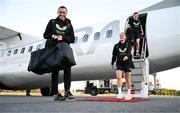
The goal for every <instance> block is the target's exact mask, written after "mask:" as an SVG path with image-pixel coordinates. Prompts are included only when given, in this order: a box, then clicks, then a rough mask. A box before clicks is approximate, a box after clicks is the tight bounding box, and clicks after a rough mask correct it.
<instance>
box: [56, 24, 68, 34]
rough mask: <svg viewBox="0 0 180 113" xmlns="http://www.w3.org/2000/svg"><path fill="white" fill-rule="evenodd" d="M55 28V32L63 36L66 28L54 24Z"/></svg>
mask: <svg viewBox="0 0 180 113" xmlns="http://www.w3.org/2000/svg"><path fill="white" fill-rule="evenodd" d="M56 28H57V29H56V32H57V33H58V34H60V35H64V34H65V31H66V30H67V26H63V27H60V26H59V25H58V24H56Z"/></svg>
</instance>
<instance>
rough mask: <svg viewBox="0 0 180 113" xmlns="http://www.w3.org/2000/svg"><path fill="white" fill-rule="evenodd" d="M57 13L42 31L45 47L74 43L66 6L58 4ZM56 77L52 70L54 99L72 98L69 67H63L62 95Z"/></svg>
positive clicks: (56, 74)
mask: <svg viewBox="0 0 180 113" xmlns="http://www.w3.org/2000/svg"><path fill="white" fill-rule="evenodd" d="M57 14H58V17H57V18H56V19H51V20H50V21H49V23H48V24H47V27H46V30H45V32H44V38H45V39H47V42H46V47H52V46H55V45H56V44H57V43H59V42H66V43H67V44H70V43H74V40H75V37H74V30H73V26H72V24H71V21H70V19H68V18H66V15H67V8H66V7H65V6H60V7H59V8H58V11H57ZM58 77H59V71H54V72H52V77H51V79H52V80H51V84H52V93H53V95H56V97H55V98H54V100H60V101H63V100H65V99H66V98H68V99H72V98H73V97H72V94H71V92H70V86H71V67H68V68H67V69H64V89H65V94H64V96H62V95H61V94H60V93H59V92H58Z"/></svg>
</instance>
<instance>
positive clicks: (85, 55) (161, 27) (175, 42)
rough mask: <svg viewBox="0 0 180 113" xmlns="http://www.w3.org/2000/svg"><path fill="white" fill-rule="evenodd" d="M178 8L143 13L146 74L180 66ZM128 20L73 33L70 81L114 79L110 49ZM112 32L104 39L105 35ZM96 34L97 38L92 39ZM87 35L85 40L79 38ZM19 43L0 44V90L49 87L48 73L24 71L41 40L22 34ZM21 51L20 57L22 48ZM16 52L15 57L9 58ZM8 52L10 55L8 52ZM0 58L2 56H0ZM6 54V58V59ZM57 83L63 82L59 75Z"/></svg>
mask: <svg viewBox="0 0 180 113" xmlns="http://www.w3.org/2000/svg"><path fill="white" fill-rule="evenodd" d="M179 10H180V6H176V7H170V8H165V9H159V10H153V11H150V12H143V13H146V14H147V17H146V23H145V29H146V30H145V33H146V44H147V48H146V50H147V52H148V55H147V58H148V59H149V62H150V71H149V72H150V73H156V72H160V71H164V70H168V69H171V68H175V67H178V66H180V27H179V26H180V21H179V20H180V14H179V13H178V11H179ZM127 18H128V16H124V17H120V18H118V19H115V20H112V21H109V22H107V23H105V24H98V25H95V26H86V27H84V28H80V29H76V30H75V36H77V37H78V39H77V40H76V42H75V43H74V44H72V45H71V47H72V48H73V51H74V55H75V60H76V63H77V65H76V66H74V67H72V80H73V81H81V80H95V79H96V80H98V79H111V78H115V77H116V76H115V72H114V70H112V68H111V64H110V63H111V57H112V49H113V46H114V45H115V44H116V43H118V40H119V33H120V32H122V31H124V25H125V22H126V19H127ZM108 30H110V31H109V32H111V31H112V34H111V33H110V34H111V37H109V38H107V37H108V36H107V34H108V33H107V31H108ZM97 32H99V33H100V37H99V38H98V39H95V38H94V34H95V33H97ZM85 34H88V39H87V40H86V38H83V36H84V35H85ZM21 37H22V40H20V39H19V37H18V36H14V37H11V38H8V39H5V40H2V41H1V42H0V44H1V48H2V49H1V50H0V57H1V59H0V88H2V89H35V88H44V87H48V86H50V83H51V77H50V75H51V73H48V74H44V75H37V74H34V73H32V72H28V71H27V67H28V63H29V59H30V52H28V48H29V47H30V46H33V51H35V50H36V47H37V45H38V44H41V47H40V48H43V47H44V45H45V41H46V40H45V39H42V40H38V38H33V37H32V36H28V35H26V34H21ZM23 47H25V51H24V53H23V54H22V53H21V51H22V48H23ZM15 49H18V52H17V54H13V52H14V50H15ZM10 50H11V52H9V51H10ZM8 52H9V53H8ZM2 54H3V55H2ZM8 54H10V55H9V56H8ZM59 76H60V79H59V82H60V83H61V82H63V78H62V77H63V71H61V72H60V75H59Z"/></svg>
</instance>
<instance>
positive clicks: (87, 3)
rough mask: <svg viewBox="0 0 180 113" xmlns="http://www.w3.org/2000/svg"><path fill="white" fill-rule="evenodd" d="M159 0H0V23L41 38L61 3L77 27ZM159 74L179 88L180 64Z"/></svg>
mask: <svg viewBox="0 0 180 113" xmlns="http://www.w3.org/2000/svg"><path fill="white" fill-rule="evenodd" d="M159 1H162V0H0V14H1V17H0V26H4V27H7V28H11V29H13V30H16V31H19V32H21V33H27V34H31V35H33V36H37V37H39V38H40V39H41V38H42V34H43V32H44V30H45V27H46V25H47V23H48V21H49V20H50V19H52V18H56V16H57V13H56V12H57V9H58V7H59V6H61V5H64V6H66V7H67V8H68V18H70V19H71V21H72V24H73V26H74V28H75V29H76V28H80V27H83V26H87V25H89V24H90V25H92V24H96V23H101V22H106V21H108V20H111V19H114V18H117V17H120V16H123V15H126V14H132V13H133V12H135V11H138V10H141V9H143V8H145V7H147V6H149V5H152V4H154V3H157V2H159ZM171 75H173V76H171ZM157 78H158V79H159V80H160V84H161V87H162V88H171V89H178V90H180V68H176V69H171V70H168V71H163V72H160V73H157Z"/></svg>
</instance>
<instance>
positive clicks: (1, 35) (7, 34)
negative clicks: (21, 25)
mask: <svg viewBox="0 0 180 113" xmlns="http://www.w3.org/2000/svg"><path fill="white" fill-rule="evenodd" d="M20 34H21V33H20V32H17V31H14V30H11V29H8V28H5V27H3V26H0V40H4V39H7V38H11V37H13V36H19V37H20V38H21V36H20Z"/></svg>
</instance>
